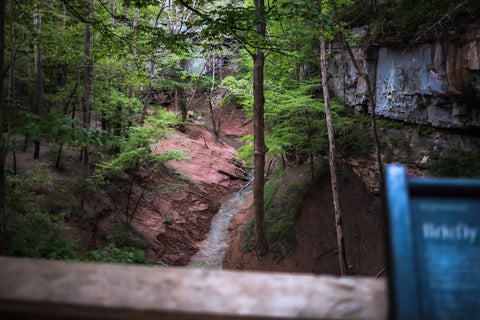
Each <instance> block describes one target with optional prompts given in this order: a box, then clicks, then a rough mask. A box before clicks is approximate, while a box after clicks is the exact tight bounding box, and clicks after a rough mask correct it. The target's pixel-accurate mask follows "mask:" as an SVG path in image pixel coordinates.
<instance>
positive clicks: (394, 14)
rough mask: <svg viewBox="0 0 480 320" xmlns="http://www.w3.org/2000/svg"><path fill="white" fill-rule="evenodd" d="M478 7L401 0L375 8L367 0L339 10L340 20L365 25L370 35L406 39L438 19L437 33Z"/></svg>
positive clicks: (456, 24)
mask: <svg viewBox="0 0 480 320" xmlns="http://www.w3.org/2000/svg"><path fill="white" fill-rule="evenodd" d="M479 9H480V3H478V1H460V0H457V1H451V0H433V1H432V0H403V1H391V2H387V3H385V4H378V5H377V7H376V9H375V8H374V7H373V6H372V5H371V3H370V2H368V3H365V2H364V1H355V2H351V4H350V5H347V6H344V7H343V8H342V9H341V14H342V18H343V20H344V21H347V22H349V23H353V24H354V25H361V24H369V25H370V32H371V35H372V36H373V37H374V38H381V37H383V36H386V35H392V34H394V35H398V36H399V37H400V38H401V39H404V40H406V43H408V41H410V40H411V39H412V38H413V37H414V36H416V35H418V34H419V33H422V32H426V31H428V30H429V28H430V27H432V26H433V25H434V24H435V23H437V22H439V21H441V23H440V24H439V25H438V26H437V28H436V29H435V30H431V31H435V32H436V33H437V35H438V34H439V33H440V32H442V31H444V28H445V27H446V26H447V25H448V26H450V27H459V26H461V25H462V24H463V22H464V21H468V19H465V15H466V14H469V13H472V12H475V11H477V12H478V10H479Z"/></svg>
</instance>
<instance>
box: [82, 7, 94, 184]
mask: <svg viewBox="0 0 480 320" xmlns="http://www.w3.org/2000/svg"><path fill="white" fill-rule="evenodd" d="M87 16H88V18H89V19H91V18H92V17H93V0H88V13H87ZM90 38H91V33H90V22H88V21H87V22H86V23H85V31H84V33H83V54H84V59H85V61H84V63H85V65H84V68H83V91H84V101H83V126H84V128H89V127H90V109H91V100H90V98H91V97H90V96H91V90H92V70H93V62H92V58H91V56H90ZM88 153H89V147H88V146H85V147H84V149H83V164H84V177H85V178H86V177H88V176H89V175H90V157H89V154H88Z"/></svg>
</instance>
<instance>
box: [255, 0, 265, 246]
mask: <svg viewBox="0 0 480 320" xmlns="http://www.w3.org/2000/svg"><path fill="white" fill-rule="evenodd" d="M254 3H255V8H256V9H257V10H259V11H264V10H265V2H264V0H255V1H254ZM265 30H266V25H265V22H260V23H258V24H257V25H256V27H255V32H256V33H257V35H258V36H260V37H264V36H265ZM253 63H254V66H253V96H254V98H253V113H254V115H253V128H254V167H255V168H254V176H255V180H254V183H253V203H254V208H255V209H254V210H255V235H256V238H257V254H258V255H259V256H263V255H265V254H267V252H268V242H267V229H266V225H265V208H264V188H265V153H266V146H265V138H264V128H265V120H264V106H265V96H264V92H263V91H264V87H263V77H264V74H263V73H264V63H265V53H264V52H263V50H262V48H260V46H258V47H257V48H256V52H255V53H254V54H253Z"/></svg>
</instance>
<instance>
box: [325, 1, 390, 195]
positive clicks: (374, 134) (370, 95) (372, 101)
mask: <svg viewBox="0 0 480 320" xmlns="http://www.w3.org/2000/svg"><path fill="white" fill-rule="evenodd" d="M373 3H374V4H375V3H376V1H373ZM334 12H335V21H336V24H337V26H338V27H339V28H341V25H342V24H341V21H340V18H339V15H338V12H337V7H336V6H335V4H334ZM340 38H341V41H342V43H343V45H344V46H345V48H346V49H347V52H348V55H349V57H350V60H352V64H353V66H354V68H355V70H356V71H357V74H358V75H359V76H360V77H362V78H363V79H364V80H365V83H366V85H367V95H368V100H369V101H368V102H369V103H370V109H371V114H370V120H371V121H370V122H371V127H372V137H373V145H374V147H375V157H376V160H377V169H378V175H379V181H380V183H379V184H380V193H381V192H382V191H383V183H384V177H383V176H384V174H383V163H382V153H381V150H380V142H379V139H378V133H377V119H376V117H377V116H376V109H377V101H376V99H375V94H374V92H373V87H372V82H371V81H370V76H369V75H368V73H366V72H365V71H364V70H363V68H361V67H360V65H359V64H358V61H357V59H356V58H355V55H354V54H353V51H352V47H351V46H350V43H348V41H347V40H346V39H345V36H344V34H343V33H340ZM342 55H343V53H342ZM344 96H345V95H344Z"/></svg>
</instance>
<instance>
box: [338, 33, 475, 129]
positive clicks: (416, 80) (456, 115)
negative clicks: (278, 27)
mask: <svg viewBox="0 0 480 320" xmlns="http://www.w3.org/2000/svg"><path fill="white" fill-rule="evenodd" d="M467 30H468V31H467V32H465V33H464V34H461V35H455V36H456V37H455V40H450V39H446V40H438V41H434V42H429V43H422V44H418V45H416V46H414V47H412V48H409V49H402V48H395V47H389V46H386V45H385V46H369V47H367V48H354V50H353V51H354V55H355V56H356V59H357V60H358V61H359V63H360V65H361V66H362V67H363V68H364V71H365V72H367V73H368V74H369V76H370V78H371V81H372V84H373V86H374V88H373V89H374V91H375V97H376V102H377V109H376V113H377V114H378V115H382V116H385V117H388V118H393V119H398V120H403V121H406V122H411V123H418V124H428V125H432V126H435V127H440V128H464V129H465V128H470V129H476V128H479V127H480V107H479V106H478V105H479V102H480V25H472V26H470V27H469V28H467ZM354 33H356V34H358V35H359V36H360V37H365V36H366V34H367V31H366V29H365V28H358V29H356V30H354ZM450 38H452V39H453V36H452V37H450ZM330 51H331V53H332V57H333V59H332V60H334V61H331V63H330V67H329V76H330V82H329V85H330V87H331V89H332V90H333V91H334V92H335V93H336V95H337V96H339V97H341V98H344V99H345V102H346V103H347V104H349V105H351V106H355V109H356V110H357V111H358V110H360V111H366V106H367V105H368V98H367V94H366V92H367V88H366V84H365V81H364V80H363V79H362V78H361V77H359V76H358V74H357V72H356V70H355V68H354V66H353V64H352V63H351V61H350V59H349V58H348V55H347V54H346V53H342V52H341V50H339V44H332V45H331V47H330Z"/></svg>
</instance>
